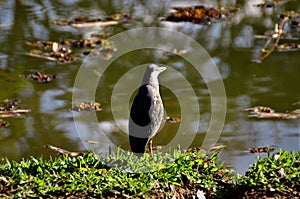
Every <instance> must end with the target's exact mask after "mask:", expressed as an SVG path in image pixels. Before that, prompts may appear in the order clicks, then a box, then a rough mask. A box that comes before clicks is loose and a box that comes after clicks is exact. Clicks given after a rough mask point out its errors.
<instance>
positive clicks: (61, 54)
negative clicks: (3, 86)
mask: <svg viewBox="0 0 300 199" xmlns="http://www.w3.org/2000/svg"><path fill="white" fill-rule="evenodd" d="M26 44H27V45H29V46H33V47H38V48H42V49H43V50H47V51H49V50H50V52H43V51H41V50H36V49H34V50H31V51H30V52H29V53H26V55H29V56H32V57H38V58H43V59H47V60H49V61H58V62H60V63H66V62H70V61H76V60H78V59H80V58H81V57H82V55H84V56H85V55H89V54H90V55H100V57H101V58H102V59H105V60H108V59H110V58H111V57H112V54H113V52H115V51H116V49H115V47H114V46H113V45H112V42H109V41H108V40H106V39H97V40H88V39H81V40H63V41H60V42H54V41H37V42H26ZM97 46H100V48H99V49H93V50H91V49H87V50H85V51H83V52H81V53H79V54H78V53H77V54H73V55H70V53H71V52H72V50H71V48H85V47H86V48H95V47H97Z"/></svg>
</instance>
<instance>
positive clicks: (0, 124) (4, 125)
mask: <svg viewBox="0 0 300 199" xmlns="http://www.w3.org/2000/svg"><path fill="white" fill-rule="evenodd" d="M8 125H9V123H8V122H6V121H4V120H1V119H0V128H3V127H7V126H8Z"/></svg>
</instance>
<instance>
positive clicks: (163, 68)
mask: <svg viewBox="0 0 300 199" xmlns="http://www.w3.org/2000/svg"><path fill="white" fill-rule="evenodd" d="M166 69H167V68H166V67H159V68H158V72H159V73H161V72H163V71H165V70H166Z"/></svg>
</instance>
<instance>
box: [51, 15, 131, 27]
mask: <svg viewBox="0 0 300 199" xmlns="http://www.w3.org/2000/svg"><path fill="white" fill-rule="evenodd" d="M130 20H131V17H130V16H129V15H127V14H114V15H110V16H107V17H103V18H93V19H90V18H89V17H87V16H78V17H76V18H74V19H73V20H71V21H66V20H53V21H51V23H53V24H56V25H61V26H68V25H69V26H72V27H74V28H88V27H93V26H113V25H118V24H120V23H125V22H129V21H130Z"/></svg>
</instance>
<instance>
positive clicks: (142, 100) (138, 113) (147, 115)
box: [129, 64, 166, 157]
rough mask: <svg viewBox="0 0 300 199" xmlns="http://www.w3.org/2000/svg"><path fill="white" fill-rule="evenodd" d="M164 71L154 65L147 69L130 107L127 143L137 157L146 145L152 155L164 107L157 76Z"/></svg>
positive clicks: (162, 68)
mask: <svg viewBox="0 0 300 199" xmlns="http://www.w3.org/2000/svg"><path fill="white" fill-rule="evenodd" d="M164 70H166V67H159V66H158V65H155V64H150V65H149V66H148V67H147V69H146V72H145V75H144V78H143V82H142V85H141V87H140V88H139V91H138V93H137V95H136V96H135V98H134V100H133V103H132V106H131V110H130V119H129V142H130V147H131V150H132V152H134V153H135V154H136V155H137V156H139V157H140V156H142V155H143V154H144V152H145V147H146V146H147V145H149V152H150V154H151V155H152V139H153V137H154V136H155V135H156V134H157V133H158V130H159V128H160V126H161V125H162V123H163V121H164V106H163V102H162V99H161V97H160V94H159V82H158V75H159V74H160V73H161V72H163V71H164Z"/></svg>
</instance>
